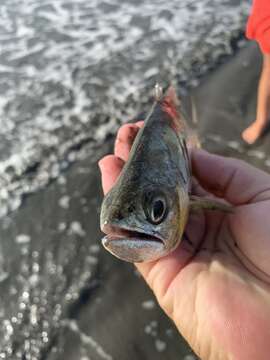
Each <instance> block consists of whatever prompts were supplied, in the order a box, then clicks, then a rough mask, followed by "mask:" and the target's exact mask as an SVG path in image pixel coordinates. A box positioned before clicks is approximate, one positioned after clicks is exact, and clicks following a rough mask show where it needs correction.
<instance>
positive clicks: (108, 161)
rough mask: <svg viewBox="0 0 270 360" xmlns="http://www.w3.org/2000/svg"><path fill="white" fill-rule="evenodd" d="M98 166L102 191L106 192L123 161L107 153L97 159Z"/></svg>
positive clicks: (120, 168) (118, 172) (114, 179)
mask: <svg viewBox="0 0 270 360" xmlns="http://www.w3.org/2000/svg"><path fill="white" fill-rule="evenodd" d="M98 166H99V168H100V171H101V182H102V188H103V192H104V194H106V193H107V192H108V191H109V190H110V189H111V188H112V187H113V185H114V183H115V182H116V180H117V178H118V176H119V174H120V172H121V170H122V168H123V166H124V161H123V160H121V159H119V158H118V157H116V156H114V155H107V156H105V157H104V158H102V159H101V160H100V161H99V163H98Z"/></svg>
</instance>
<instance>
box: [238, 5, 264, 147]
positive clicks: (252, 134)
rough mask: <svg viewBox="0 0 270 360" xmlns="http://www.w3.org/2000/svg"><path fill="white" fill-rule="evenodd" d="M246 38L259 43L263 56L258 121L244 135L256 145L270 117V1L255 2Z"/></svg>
mask: <svg viewBox="0 0 270 360" xmlns="http://www.w3.org/2000/svg"><path fill="white" fill-rule="evenodd" d="M246 36H247V38H248V39H250V40H256V41H257V42H258V44H259V46H260V49H261V52H262V54H263V66H262V72H261V76H260V81H259V87H258V97H257V113H256V119H255V121H254V122H253V123H252V124H251V125H250V126H249V127H248V128H247V129H245V130H244V131H243V133H242V138H243V139H244V141H245V142H247V143H248V144H254V143H255V142H256V140H257V139H258V138H259V137H260V136H261V135H262V133H263V132H264V130H265V128H266V126H267V124H268V122H269V116H270V0H253V7H252V11H251V14H250V17H249V19H248V23H247V29H246Z"/></svg>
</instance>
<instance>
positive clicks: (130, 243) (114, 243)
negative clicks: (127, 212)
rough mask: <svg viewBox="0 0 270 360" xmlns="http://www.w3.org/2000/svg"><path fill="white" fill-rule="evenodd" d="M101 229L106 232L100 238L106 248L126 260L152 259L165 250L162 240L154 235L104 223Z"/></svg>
mask: <svg viewBox="0 0 270 360" xmlns="http://www.w3.org/2000/svg"><path fill="white" fill-rule="evenodd" d="M101 230H102V231H103V232H104V233H105V234H107V236H105V237H104V238H103V239H102V244H103V246H104V247H105V249H106V250H108V251H109V252H110V253H111V254H113V255H114V256H116V257H117V258H119V259H121V260H125V261H128V262H133V263H134V262H146V261H154V260H156V259H158V258H160V257H162V256H164V254H165V253H166V252H167V249H166V247H165V243H164V242H163V240H162V239H161V238H159V237H157V236H155V235H152V234H147V233H144V232H140V231H137V230H134V229H127V228H123V227H119V226H117V225H112V224H108V223H105V224H104V225H103V226H102V227H101Z"/></svg>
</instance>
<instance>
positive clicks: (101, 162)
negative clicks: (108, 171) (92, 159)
mask: <svg viewBox="0 0 270 360" xmlns="http://www.w3.org/2000/svg"><path fill="white" fill-rule="evenodd" d="M98 167H99V170H100V171H102V170H103V159H101V160H99V162H98Z"/></svg>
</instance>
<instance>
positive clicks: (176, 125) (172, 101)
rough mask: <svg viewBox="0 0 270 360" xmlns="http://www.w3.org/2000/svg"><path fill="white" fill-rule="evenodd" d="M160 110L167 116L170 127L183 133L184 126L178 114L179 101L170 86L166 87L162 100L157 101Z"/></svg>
mask: <svg viewBox="0 0 270 360" xmlns="http://www.w3.org/2000/svg"><path fill="white" fill-rule="evenodd" d="M159 103H160V105H161V107H162V110H163V111H164V112H165V113H166V114H168V115H169V119H170V125H171V127H172V128H173V129H174V130H175V131H176V132H177V133H180V132H181V131H183V130H184V129H185V128H186V126H185V123H184V121H183V119H182V116H181V113H180V106H181V103H180V100H179V98H178V96H177V94H176V91H175V89H174V87H173V86H172V85H170V86H169V87H168V89H167V90H166V92H165V93H164V95H163V96H162V98H161V99H160V100H159Z"/></svg>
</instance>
